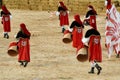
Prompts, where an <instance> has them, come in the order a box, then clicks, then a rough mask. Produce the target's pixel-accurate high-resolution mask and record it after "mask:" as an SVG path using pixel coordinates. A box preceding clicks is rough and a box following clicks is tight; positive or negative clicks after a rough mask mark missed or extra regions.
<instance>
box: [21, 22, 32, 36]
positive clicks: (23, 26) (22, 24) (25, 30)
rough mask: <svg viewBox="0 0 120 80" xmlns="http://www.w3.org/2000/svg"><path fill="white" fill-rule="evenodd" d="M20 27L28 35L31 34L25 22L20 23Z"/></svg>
mask: <svg viewBox="0 0 120 80" xmlns="http://www.w3.org/2000/svg"><path fill="white" fill-rule="evenodd" d="M20 28H21V30H22V31H23V33H25V34H26V35H28V36H30V35H31V34H30V32H29V31H28V30H27V28H26V25H25V24H24V23H21V24H20Z"/></svg>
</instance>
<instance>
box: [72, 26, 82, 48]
mask: <svg viewBox="0 0 120 80" xmlns="http://www.w3.org/2000/svg"><path fill="white" fill-rule="evenodd" d="M82 37H83V31H82V28H77V27H74V28H73V32H72V40H73V44H72V45H73V47H75V48H78V46H80V45H83V42H82Z"/></svg>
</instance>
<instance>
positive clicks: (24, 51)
mask: <svg viewBox="0 0 120 80" xmlns="http://www.w3.org/2000/svg"><path fill="white" fill-rule="evenodd" d="M1 9H2V11H1V23H2V25H3V30H4V32H3V33H4V36H3V37H4V38H7V39H9V38H10V37H9V34H8V33H9V32H11V23H10V21H11V20H10V19H11V17H12V15H11V13H10V11H9V10H8V9H7V8H6V6H5V5H2V7H1ZM30 36H31V33H30V32H29V31H28V29H27V28H26V25H25V24H24V23H21V24H20V31H18V33H17V35H16V36H15V38H16V40H17V41H16V43H17V45H16V47H17V51H18V62H20V63H21V64H20V65H23V66H24V67H26V66H27V64H28V62H30V44H29V40H30Z"/></svg>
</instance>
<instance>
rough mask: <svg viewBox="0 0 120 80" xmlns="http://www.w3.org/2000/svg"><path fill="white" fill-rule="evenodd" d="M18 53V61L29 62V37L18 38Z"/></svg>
mask: <svg viewBox="0 0 120 80" xmlns="http://www.w3.org/2000/svg"><path fill="white" fill-rule="evenodd" d="M18 47H19V48H18V53H19V58H18V61H27V62H30V45H29V39H27V38H26V39H25V38H20V40H19V42H18Z"/></svg>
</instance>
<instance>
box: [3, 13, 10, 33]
mask: <svg viewBox="0 0 120 80" xmlns="http://www.w3.org/2000/svg"><path fill="white" fill-rule="evenodd" d="M2 23H3V29H4V32H10V31H11V28H10V16H9V15H4V16H3V17H2Z"/></svg>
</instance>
